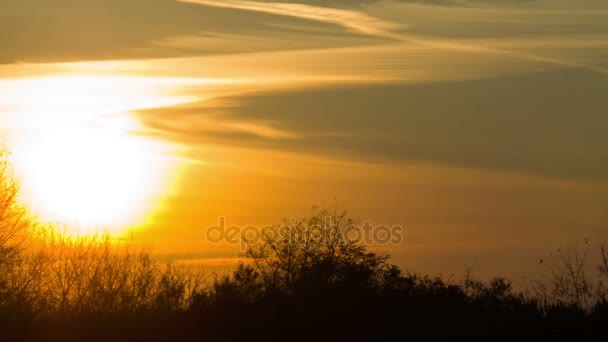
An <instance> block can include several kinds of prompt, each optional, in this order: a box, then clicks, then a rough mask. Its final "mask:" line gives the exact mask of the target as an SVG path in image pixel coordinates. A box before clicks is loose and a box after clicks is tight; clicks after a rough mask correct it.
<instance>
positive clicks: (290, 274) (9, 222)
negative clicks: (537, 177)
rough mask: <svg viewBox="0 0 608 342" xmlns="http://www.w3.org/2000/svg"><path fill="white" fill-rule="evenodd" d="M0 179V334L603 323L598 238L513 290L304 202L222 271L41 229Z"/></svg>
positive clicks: (555, 332)
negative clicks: (374, 246)
mask: <svg viewBox="0 0 608 342" xmlns="http://www.w3.org/2000/svg"><path fill="white" fill-rule="evenodd" d="M0 181H1V182H2V184H3V185H2V187H1V188H0V189H1V190H0V340H2V341H18V340H22V341H140V340H142V341H143V340H145V341H199V340H200V341H218V340H220V341H234V340H252V341H260V340H288V341H293V340H298V341H299V340H302V341H304V340H306V341H310V340H315V339H322V340H328V339H338V340H352V341H363V340H365V341H378V340H394V339H399V340H408V339H413V340H432V341H439V340H444V339H465V340H469V341H488V340H490V341H549V340H551V341H555V340H558V341H559V340H606V337H608V330H607V327H608V325H607V323H608V302H607V300H606V299H607V297H606V295H607V294H608V291H607V288H606V287H605V282H606V280H608V250H607V248H606V244H602V243H598V244H593V243H591V244H588V242H586V243H585V245H584V247H583V248H582V249H579V250H572V251H569V252H566V251H564V252H561V251H560V253H559V254H557V259H556V260H557V261H558V263H557V264H555V265H554V266H553V267H552V268H550V269H549V277H550V278H549V279H548V280H547V281H544V282H537V283H531V284H530V286H529V288H528V289H527V290H518V291H516V290H514V288H513V286H512V285H511V283H510V281H509V280H507V279H502V278H497V279H493V280H491V281H487V282H481V281H476V280H474V279H472V277H471V276H465V277H464V278H463V279H460V280H453V279H446V278H441V277H430V276H423V275H418V274H410V273H407V272H404V271H402V270H401V269H399V268H398V267H396V266H394V265H391V264H390V262H389V258H388V256H386V255H381V254H377V253H373V252H370V251H369V250H368V249H367V248H366V246H364V245H361V244H360V243H358V242H357V241H351V240H349V239H348V237H347V235H346V234H344V232H345V230H346V229H347V228H348V227H349V225H350V224H352V221H350V220H349V219H348V217H347V215H346V214H344V213H336V212H328V211H314V212H313V213H312V214H311V215H310V216H309V217H307V218H305V219H303V220H302V222H301V224H297V225H291V228H290V229H289V230H287V231H283V232H282V234H276V235H267V236H265V239H263V240H262V241H261V242H259V243H256V244H252V245H249V248H248V251H247V257H248V259H247V260H249V261H248V262H247V263H242V264H240V265H238V267H237V268H236V269H235V271H234V272H233V273H232V274H228V275H216V276H210V275H207V274H205V273H204V272H202V271H201V270H192V269H189V268H187V267H185V266H184V265H181V264H179V263H172V262H160V261H158V260H155V259H154V258H153V257H152V255H151V254H150V253H148V252H146V251H140V250H136V249H134V248H132V247H129V246H128V245H127V246H125V245H120V244H116V243H114V242H112V241H111V240H110V239H109V237H107V236H101V237H82V238H74V237H70V236H69V235H66V234H62V233H61V232H58V231H57V230H56V229H52V228H46V229H41V228H40V227H38V226H37V225H36V224H35V223H34V222H33V221H31V220H30V219H29V218H28V216H27V212H26V211H25V210H24V209H23V208H22V207H21V206H20V205H19V204H18V202H17V201H16V200H15V199H16V194H17V193H18V191H17V188H16V187H15V184H14V183H12V182H11V181H10V179H9V178H4V179H2V180H0ZM328 216H331V217H332V220H327V219H326V218H327V217H328ZM324 222H332V224H331V225H324ZM313 226H314V227H322V228H323V229H322V230H321V231H319V230H318V229H316V230H313V231H311V230H308V229H307V228H306V227H313ZM282 227H284V226H282ZM593 249H595V253H596V254H595V256H597V260H595V259H593V260H591V259H590V257H589V256H590V254H588V253H589V251H590V250H593Z"/></svg>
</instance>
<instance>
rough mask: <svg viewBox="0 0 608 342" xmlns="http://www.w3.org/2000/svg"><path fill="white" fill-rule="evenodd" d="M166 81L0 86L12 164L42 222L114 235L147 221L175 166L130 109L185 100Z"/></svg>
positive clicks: (66, 79) (76, 79)
mask: <svg viewBox="0 0 608 342" xmlns="http://www.w3.org/2000/svg"><path fill="white" fill-rule="evenodd" d="M167 84H171V81H167V80H149V79H138V78H126V77H107V76H106V77H94V76H60V77H48V78H31V79H22V80H18V81H14V82H11V81H8V82H4V83H3V84H2V90H3V94H8V95H9V96H7V99H8V101H6V102H8V106H9V108H10V110H11V115H12V116H13V118H14V122H13V134H12V135H11V138H10V139H9V145H10V146H9V147H10V149H11V152H12V154H13V157H14V164H15V165H14V167H15V170H16V171H17V174H18V176H19V178H20V179H21V180H22V188H23V196H24V200H25V201H26V202H27V203H28V204H29V206H30V207H31V209H32V211H33V212H34V213H35V214H36V215H38V217H39V218H40V219H41V220H43V221H47V222H63V223H69V224H70V225H72V226H73V227H78V228H74V229H79V230H81V231H79V232H80V233H85V234H87V233H94V232H101V231H102V230H109V231H110V232H112V233H114V234H119V233H122V232H124V231H125V229H126V228H127V227H129V226H131V225H135V224H141V223H143V222H145V221H146V216H147V215H148V214H150V213H151V212H152V211H153V210H154V209H155V203H156V200H157V199H158V197H159V196H161V195H163V193H164V192H165V191H167V188H168V187H169V186H170V185H171V182H172V177H174V173H175V172H176V167H177V165H176V159H175V158H173V157H171V155H170V154H169V153H171V146H170V145H169V144H167V143H163V142H161V141H155V140H153V139H151V138H148V137H146V136H145V135H144V132H143V131H142V126H141V125H140V123H139V122H138V120H137V118H136V117H135V116H134V115H133V114H132V112H131V111H135V110H142V109H146V108H154V107H158V106H167V105H175V104H179V103H182V102H186V101H188V98H185V97H179V96H173V95H170V93H169V90H170V88H169V87H168V86H167ZM6 102H5V103H6ZM34 123H35V124H34Z"/></svg>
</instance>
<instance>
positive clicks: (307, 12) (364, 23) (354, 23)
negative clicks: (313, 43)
mask: <svg viewBox="0 0 608 342" xmlns="http://www.w3.org/2000/svg"><path fill="white" fill-rule="evenodd" d="M178 1H180V2H185V3H195V4H200V5H207V6H213V7H223V8H232V9H240V10H247V11H256V12H263V13H269V14H276V15H281V16H290V17H295V18H300V19H308V20H314V21H320V22H324V23H330V24H336V25H339V26H342V27H344V28H346V29H349V30H351V31H353V32H358V33H362V34H366V35H371V36H377V37H384V38H393V33H392V32H391V30H392V29H395V28H400V27H401V28H402V27H403V26H404V25H402V24H396V23H392V22H389V21H385V20H382V19H379V18H376V17H372V16H369V15H367V14H365V13H362V12H358V11H354V10H346V9H338V8H329V7H321V6H313V5H306V4H295V3H282V2H276V3H274V2H273V3H260V2H255V1H242V0H221V1H218V0H178Z"/></svg>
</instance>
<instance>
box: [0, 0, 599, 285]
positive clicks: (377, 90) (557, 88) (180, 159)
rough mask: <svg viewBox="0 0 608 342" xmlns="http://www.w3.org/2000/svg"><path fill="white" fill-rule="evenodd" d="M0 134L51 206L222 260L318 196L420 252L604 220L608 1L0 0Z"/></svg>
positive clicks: (446, 266) (169, 248) (500, 247)
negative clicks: (243, 231) (239, 237)
mask: <svg viewBox="0 0 608 342" xmlns="http://www.w3.org/2000/svg"><path fill="white" fill-rule="evenodd" d="M0 6H1V8H2V10H1V11H0V13H1V14H0V18H2V20H0V32H10V33H11V34H8V35H0V44H2V46H3V49H2V50H1V51H0V132H1V133H2V134H3V136H4V137H6V141H7V145H8V146H9V148H10V149H11V151H12V152H13V156H12V158H13V159H14V161H15V167H16V169H17V171H18V174H19V176H20V178H21V180H22V182H23V184H24V187H23V189H24V200H26V201H27V202H28V203H29V204H30V206H31V207H32V209H33V210H34V211H35V212H36V213H37V214H38V215H39V216H40V217H41V219H43V220H50V221H62V220H65V221H70V222H78V223H79V226H81V227H85V226H86V227H87V228H81V229H86V230H87V231H98V230H100V229H102V228H100V227H109V229H110V231H112V232H113V233H114V234H116V235H121V234H124V233H125V232H132V233H133V234H134V236H135V239H136V241H138V243H141V244H143V245H146V246H149V247H151V248H152V249H153V250H156V251H158V252H162V253H167V254H171V255H176V256H178V257H180V258H188V259H197V260H198V259H209V258H219V259H222V260H224V259H225V258H232V257H236V256H238V252H239V250H238V246H234V245H226V244H219V245H218V244H211V243H209V242H208V241H205V239H204V230H205V228H206V227H208V226H209V225H213V224H217V222H218V220H219V217H226V218H227V220H228V221H229V222H230V224H235V225H243V226H244V225H251V224H254V225H264V224H273V223H280V222H281V219H282V218H289V217H292V216H302V215H306V214H307V213H308V212H309V211H310V208H311V207H312V206H313V205H319V206H330V207H331V206H334V205H336V204H337V205H338V206H339V207H340V208H343V209H347V210H349V211H350V212H351V213H352V215H353V216H354V217H356V218H359V219H361V220H368V219H369V220H372V221H373V222H375V223H378V224H388V225H401V226H403V227H404V233H405V239H404V242H403V244H401V245H399V246H391V247H388V248H386V247H385V248H386V249H387V250H388V251H389V252H390V253H391V254H393V256H394V261H395V262H396V263H397V264H399V265H400V266H404V267H407V268H410V269H413V270H418V271H425V272H431V273H433V272H444V273H450V272H462V271H463V270H464V268H465V265H470V264H473V263H477V264H478V267H479V268H480V270H481V271H482V272H487V273H493V274H495V273H506V274H509V275H516V276H517V275H519V274H524V273H526V272H528V271H530V270H534V268H535V267H538V265H537V260H538V258H539V257H542V256H543V255H545V254H546V253H548V252H550V251H552V250H554V249H557V248H559V247H560V246H563V245H567V244H569V243H572V242H573V241H578V240H582V239H583V238H584V237H587V236H593V235H594V234H599V235H602V234H606V233H608V230H607V229H608V228H606V225H605V222H607V221H608V220H607V219H608V213H607V212H606V210H605V207H606V205H607V204H608V185H607V182H608V178H607V176H606V175H608V152H607V151H608V138H606V134H605V132H606V129H608V116H606V104H605V94H606V90H607V89H608V78H607V72H608V64H607V63H606V61H608V58H606V57H607V56H608V43H607V42H608V4H606V3H605V2H604V1H594V0H576V1H565V0H564V1H561V0H537V1H500V2H499V1H492V0H483V1H481V0H476V1H472V0H471V1H466V0H461V1H457V0H453V1H450V0H448V1H429V2H426V3H423V2H417V1H374V0H353V1H320V0H319V1H314V0H310V1H305V0H301V1H297V3H285V2H282V3H278V2H274V1H241V0H223V1H215V0H192V1H182V2H180V1H174V0H120V1H118V0H105V1H101V0H99V1H96V0H89V1H80V2H74V1H69V0H57V1H52V2H50V1H42V0H9V1H8V2H3V4H2V5H0Z"/></svg>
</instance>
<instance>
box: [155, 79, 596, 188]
mask: <svg viewBox="0 0 608 342" xmlns="http://www.w3.org/2000/svg"><path fill="white" fill-rule="evenodd" d="M571 85H576V86H577V87H578V88H579V89H585V90H584V91H572V88H571ZM603 89H608V78H606V77H605V76H602V75H598V74H596V73H591V72H586V71H580V70H576V69H571V70H556V71H550V72H543V73H531V74H526V75H519V76H511V77H499V78H493V79H486V80H476V81H452V82H439V83H428V84H401V85H398V84H394V85H376V86H371V85H370V86H364V87H363V86H359V87H335V86H334V87H332V88H320V89H311V90H300V91H283V92H273V93H268V94H252V95H242V96H236V97H232V98H231V105H230V106H226V107H222V106H219V108H211V109H210V108H206V107H205V104H204V103H201V104H200V107H199V108H198V109H197V108H196V107H191V108H190V109H189V113H191V115H194V116H197V115H198V117H199V118H200V117H207V119H206V120H207V123H205V124H204V125H196V124H193V122H192V121H188V120H186V121H184V122H186V123H187V125H186V126H187V127H188V129H187V130H184V129H182V130H179V131H170V132H168V133H172V134H175V135H173V136H172V137H173V138H175V139H181V140H182V141H187V143H189V144H193V143H194V144H196V143H213V144H225V145H230V146H241V147H258V148H265V149H271V150H281V151H288V152H292V153H293V152H297V153H304V154H317V155H325V156H331V157H334V158H338V159H346V160H354V161H360V162H382V163H396V164H407V163H438V164H444V165H450V166H455V167H465V168H471V169H491V170H503V171H515V172H522V173H530V174H533V175H538V176H542V177H557V178H568V179H577V180H587V181H599V182H608V176H606V175H608V152H607V151H608V139H607V138H606V136H605V134H604V133H605V130H606V129H607V127H608V118H606V116H605V115H604V113H603V112H602V108H603V106H602V104H603V102H604V97H605V94H604V92H603V91H602V90H603ZM236 104H238V105H236ZM209 113H218V114H217V115H215V116H213V117H210V114H209ZM158 115H160V114H158ZM162 117H166V118H167V120H168V121H170V120H174V121H175V118H177V117H179V118H180V120H179V121H180V122H181V121H182V119H184V118H185V117H186V116H185V114H184V112H183V111H182V110H180V109H179V108H175V109H166V110H164V114H163V115H160V116H155V115H154V114H153V113H151V114H149V115H148V116H147V117H145V118H144V120H150V121H151V122H154V121H155V120H159V119H161V118H162ZM213 122H216V124H215V125H216V126H218V127H222V129H221V130H220V129H209V128H208V127H212V126H213ZM223 122H228V123H230V122H237V123H247V125H248V126H250V127H256V126H257V127H271V129H272V131H273V132H282V134H281V135H271V136H270V135H265V134H260V133H259V132H258V133H257V134H251V132H247V131H245V130H241V129H238V128H239V127H237V126H229V125H225V124H223Z"/></svg>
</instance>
